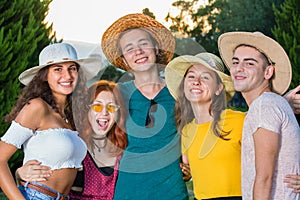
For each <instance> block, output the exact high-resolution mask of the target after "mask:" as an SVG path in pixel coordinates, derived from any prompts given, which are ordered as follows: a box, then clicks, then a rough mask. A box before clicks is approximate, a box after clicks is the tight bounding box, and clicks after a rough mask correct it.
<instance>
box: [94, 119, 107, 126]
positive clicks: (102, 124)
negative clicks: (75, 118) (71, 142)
mask: <svg viewBox="0 0 300 200" xmlns="http://www.w3.org/2000/svg"><path fill="white" fill-rule="evenodd" d="M96 122H97V123H98V124H99V125H101V126H104V125H106V124H107V123H108V120H107V119H97V120H96Z"/></svg>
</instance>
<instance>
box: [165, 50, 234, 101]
mask: <svg viewBox="0 0 300 200" xmlns="http://www.w3.org/2000/svg"><path fill="white" fill-rule="evenodd" d="M194 64H201V65H203V66H205V67H206V68H207V69H209V70H213V71H215V72H216V73H217V74H218V75H219V77H220V78H221V80H222V82H223V84H224V87H225V91H226V100H227V102H229V101H230V100H231V99H232V97H233V95H234V93H235V90H234V87H233V83H232V80H231V77H230V76H229V75H227V74H225V73H223V72H220V71H219V70H216V69H214V68H212V67H210V66H209V64H208V63H206V62H205V61H204V60H202V59H200V58H197V57H196V56H191V55H184V56H180V57H177V58H174V59H173V60H172V61H171V62H169V64H168V65H167V67H166V70H165V79H166V84H167V86H168V88H169V91H170V93H171V95H172V96H173V97H174V98H175V99H176V100H177V99H178V92H179V91H178V88H179V86H180V83H181V82H182V80H183V78H184V75H185V73H186V71H187V70H188V69H189V68H190V67H191V66H192V65H194Z"/></svg>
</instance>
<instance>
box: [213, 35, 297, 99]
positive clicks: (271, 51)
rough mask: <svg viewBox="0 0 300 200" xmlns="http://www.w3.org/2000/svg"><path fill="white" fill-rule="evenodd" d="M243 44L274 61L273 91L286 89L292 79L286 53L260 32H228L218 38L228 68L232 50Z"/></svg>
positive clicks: (230, 63) (277, 91) (280, 92)
mask: <svg viewBox="0 0 300 200" xmlns="http://www.w3.org/2000/svg"><path fill="white" fill-rule="evenodd" d="M241 44H245V45H250V46H253V47H255V48H256V49H257V50H258V51H260V52H262V53H263V54H265V56H267V59H268V60H269V62H271V63H275V64H274V67H275V74H274V75H275V77H273V79H272V80H271V82H272V87H273V90H274V92H276V93H278V94H280V95H282V94H283V93H285V91H286V90H287V89H288V87H289V85H290V83H291V80H292V67H291V63H290V60H289V57H288V55H287V54H286V52H285V51H284V49H283V48H282V47H281V46H280V44H278V43H277V42H276V41H275V40H273V39H272V38H270V37H267V36H265V35H264V34H262V33H260V32H253V33H251V32H228V33H224V34H222V35H221V36H220V37H219V39H218V46H219V51H220V55H221V57H222V59H223V61H224V63H225V65H226V66H227V68H228V69H229V68H230V66H231V65H232V58H233V53H234V50H235V49H236V47H237V46H239V45H241Z"/></svg>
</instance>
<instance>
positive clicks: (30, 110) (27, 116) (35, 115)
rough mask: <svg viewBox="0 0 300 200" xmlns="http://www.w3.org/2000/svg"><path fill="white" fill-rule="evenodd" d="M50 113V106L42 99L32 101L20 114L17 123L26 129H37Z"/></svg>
mask: <svg viewBox="0 0 300 200" xmlns="http://www.w3.org/2000/svg"><path fill="white" fill-rule="evenodd" d="M49 113H50V106H49V105H48V104H47V103H46V102H45V101H44V100H43V99H41V98H35V99H32V100H30V101H29V102H28V103H27V104H26V105H25V106H24V107H23V108H22V109H21V111H20V112H19V114H18V115H17V117H16V121H17V122H19V123H20V124H22V125H23V126H25V127H28V128H31V129H36V128H38V127H39V126H40V124H41V121H42V120H43V119H44V118H45V117H46V116H47V115H48V114H49Z"/></svg>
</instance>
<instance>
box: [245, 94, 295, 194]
mask: <svg viewBox="0 0 300 200" xmlns="http://www.w3.org/2000/svg"><path fill="white" fill-rule="evenodd" d="M258 128H264V129H267V130H270V131H273V132H275V133H278V134H280V139H281V142H280V146H279V148H280V149H279V155H278V158H277V161H276V167H275V173H274V179H273V184H272V195H271V199H272V200H285V199H286V200H293V199H300V194H295V193H293V192H292V189H289V188H287V187H286V185H285V183H284V182H283V179H284V176H285V175H287V174H300V128H299V125H298V123H297V120H296V118H295V115H294V113H293V110H292V109H291V107H290V105H289V104H288V102H287V101H286V100H285V99H284V98H283V97H281V96H280V95H277V94H275V93H272V92H265V93H263V94H262V95H261V96H260V97H258V98H257V99H255V100H254V101H253V103H252V104H251V105H250V107H249V110H248V113H247V115H246V118H245V122H244V128H243V135H242V195H243V199H244V200H252V199H253V197H252V194H253V184H254V179H255V152H254V140H253V133H254V132H255V131H256V130H257V129H258Z"/></svg>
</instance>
